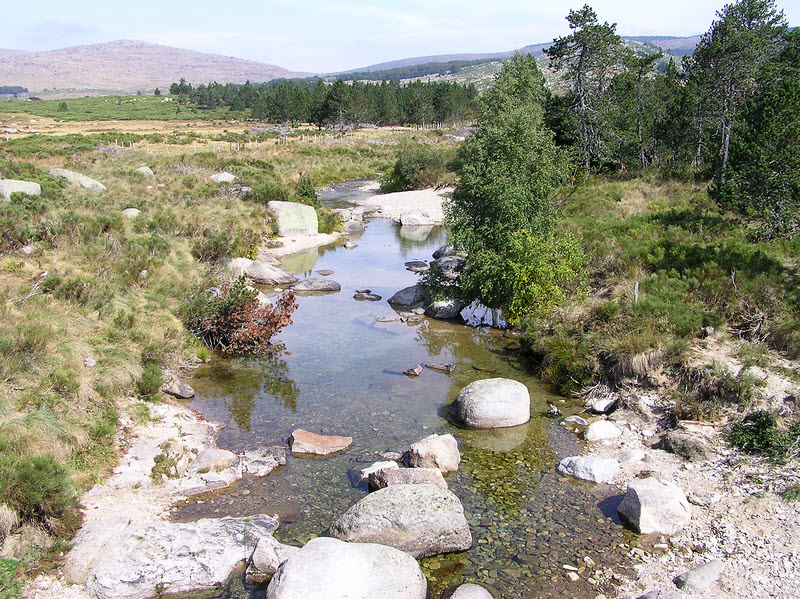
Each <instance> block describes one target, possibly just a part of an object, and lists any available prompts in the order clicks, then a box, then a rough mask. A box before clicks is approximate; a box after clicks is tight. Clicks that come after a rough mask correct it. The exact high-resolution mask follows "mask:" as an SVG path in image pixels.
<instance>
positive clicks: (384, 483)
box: [369, 468, 447, 491]
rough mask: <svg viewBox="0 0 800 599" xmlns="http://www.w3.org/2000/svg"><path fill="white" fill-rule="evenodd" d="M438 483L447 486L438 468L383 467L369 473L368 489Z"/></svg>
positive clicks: (375, 489) (444, 487) (443, 486)
mask: <svg viewBox="0 0 800 599" xmlns="http://www.w3.org/2000/svg"><path fill="white" fill-rule="evenodd" d="M424 484H430V485H439V486H440V487H442V488H443V489H446V488H447V482H446V481H445V480H444V476H442V471H441V470H439V469H438V468H384V469H382V470H378V471H376V472H372V473H370V475H369V489H370V491H377V490H378V489H384V488H386V487H389V486H391V485H424Z"/></svg>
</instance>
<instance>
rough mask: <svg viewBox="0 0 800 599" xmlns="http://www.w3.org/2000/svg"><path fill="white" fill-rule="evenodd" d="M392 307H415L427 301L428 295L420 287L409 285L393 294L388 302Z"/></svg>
mask: <svg viewBox="0 0 800 599" xmlns="http://www.w3.org/2000/svg"><path fill="white" fill-rule="evenodd" d="M387 301H388V302H389V304H390V305H392V306H416V305H417V304H422V303H425V302H427V301H428V294H427V293H426V292H425V290H424V289H423V288H422V285H411V286H410V287H405V288H403V289H401V290H400V291H398V292H397V293H395V294H394V295H393V296H392V297H390V298H389V299H388V300H387Z"/></svg>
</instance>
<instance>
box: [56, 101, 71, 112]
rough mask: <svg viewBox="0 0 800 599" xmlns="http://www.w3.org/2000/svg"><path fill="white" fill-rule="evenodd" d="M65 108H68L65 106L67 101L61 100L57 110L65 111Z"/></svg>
mask: <svg viewBox="0 0 800 599" xmlns="http://www.w3.org/2000/svg"><path fill="white" fill-rule="evenodd" d="M67 110H69V108H68V107H67V103H66V102H61V103H60V104H59V105H58V111H59V112H67Z"/></svg>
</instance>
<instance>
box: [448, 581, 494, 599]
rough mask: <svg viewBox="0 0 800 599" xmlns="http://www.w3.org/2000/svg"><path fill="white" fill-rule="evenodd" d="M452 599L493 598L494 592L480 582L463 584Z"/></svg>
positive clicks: (451, 596)
mask: <svg viewBox="0 0 800 599" xmlns="http://www.w3.org/2000/svg"><path fill="white" fill-rule="evenodd" d="M450 599H493V597H492V594H491V593H490V592H489V591H487V590H486V589H485V588H484V587H482V586H481V585H479V584H472V583H467V584H462V585H461V586H460V587H458V588H457V589H456V590H455V592H454V593H453V594H452V595H450Z"/></svg>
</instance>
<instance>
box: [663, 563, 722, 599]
mask: <svg viewBox="0 0 800 599" xmlns="http://www.w3.org/2000/svg"><path fill="white" fill-rule="evenodd" d="M724 570H725V564H724V563H723V562H721V561H720V560H718V559H712V560H711V561H710V562H706V563H705V564H702V565H700V566H697V567H696V568H693V569H691V570H689V571H688V572H684V573H683V574H681V575H680V576H677V577H675V580H674V582H675V586H676V587H678V588H679V589H681V590H683V591H686V592H687V593H699V592H700V591H704V590H706V589H707V588H708V587H710V586H711V585H712V584H714V583H715V582H717V580H719V577H720V576H721V575H722V572H723V571H724Z"/></svg>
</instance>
